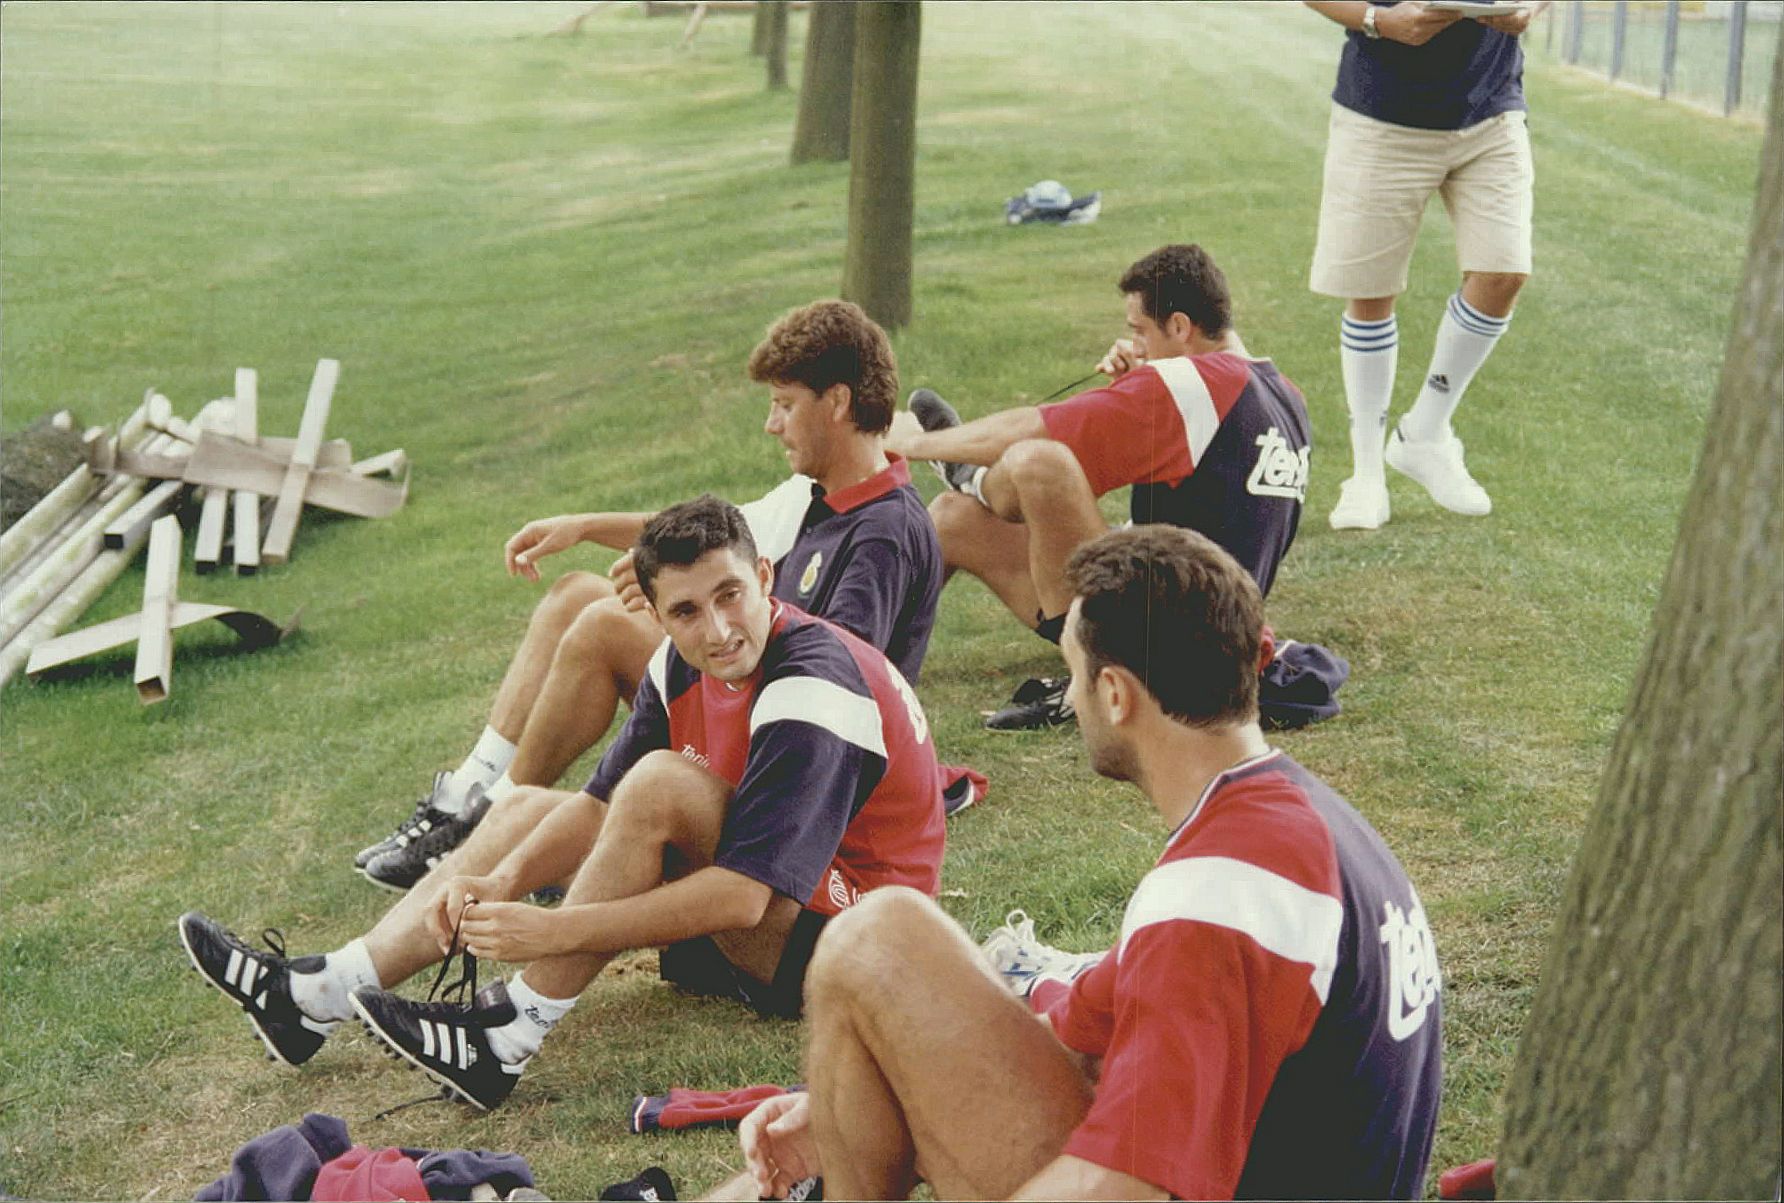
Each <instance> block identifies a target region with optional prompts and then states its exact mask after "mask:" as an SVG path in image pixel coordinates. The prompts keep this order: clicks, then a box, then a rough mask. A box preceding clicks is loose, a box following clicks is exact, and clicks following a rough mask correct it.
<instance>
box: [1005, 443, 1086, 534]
mask: <svg viewBox="0 0 1784 1203" xmlns="http://www.w3.org/2000/svg"><path fill="white" fill-rule="evenodd" d="M994 472H995V473H996V474H997V475H1001V476H1002V477H1003V478H1004V480H1005V481H1007V482H1008V485H1009V488H1011V489H1013V490H1014V491H1015V493H1016V501H1017V508H1018V509H1019V511H1020V515H1021V517H1022V518H1023V520H1025V521H1033V520H1034V518H1035V516H1036V514H1037V512H1040V511H1044V510H1045V509H1046V508H1048V507H1049V506H1050V505H1052V504H1056V503H1058V502H1060V501H1066V502H1068V503H1070V504H1077V503H1079V502H1081V501H1083V500H1085V499H1089V501H1090V503H1091V504H1092V505H1094V504H1095V500H1096V499H1095V495H1094V494H1093V493H1092V492H1091V490H1090V482H1089V480H1088V478H1087V477H1086V476H1085V475H1084V468H1083V466H1082V465H1081V464H1079V463H1078V457H1077V456H1076V455H1074V454H1073V453H1072V449H1071V448H1070V447H1067V446H1066V445H1065V444H1064V443H1060V442H1055V441H1054V440H1052V439H1024V440H1022V441H1021V442H1020V443H1016V444H1013V445H1012V446H1011V447H1010V448H1009V450H1007V451H1005V452H1004V453H1003V457H1002V458H1001V459H999V460H998V461H997V467H996V469H994ZM987 487H988V488H989V489H991V490H992V491H993V492H995V491H996V488H995V482H992V481H990V480H988V481H987ZM987 500H990V498H989V497H988V498H987ZM999 508H1000V509H1003V508H1006V507H1003V506H1002V505H1001V503H1000V506H999ZM1004 516H1005V517H1007V518H1015V517H1016V516H1017V515H1016V514H1014V513H1006V514H1005V515H1004Z"/></svg>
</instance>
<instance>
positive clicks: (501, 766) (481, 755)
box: [437, 727, 520, 815]
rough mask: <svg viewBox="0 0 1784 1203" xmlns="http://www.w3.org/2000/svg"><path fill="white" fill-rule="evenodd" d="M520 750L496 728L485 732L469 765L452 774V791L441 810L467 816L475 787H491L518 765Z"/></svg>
mask: <svg viewBox="0 0 1784 1203" xmlns="http://www.w3.org/2000/svg"><path fill="white" fill-rule="evenodd" d="M519 751H520V748H519V746H518V745H516V744H512V743H509V742H508V740H506V739H504V738H503V737H502V736H501V735H498V734H497V733H496V729H495V728H494V727H485V728H483V734H482V735H480V736H478V737H477V746H476V747H474V748H472V749H471V754H470V755H469V756H467V757H465V762H464V763H463V764H461V765H459V766H458V769H457V771H455V772H454V773H453V774H452V785H451V788H449V789H447V790H446V791H445V796H444V797H442V798H440V799H439V800H438V802H437V805H438V806H439V808H440V809H441V810H443V811H445V812H446V813H447V814H449V815H458V814H463V813H464V812H465V803H466V801H467V799H468V798H469V796H470V793H471V789H472V787H474V786H478V785H481V786H485V787H487V786H490V785H492V784H494V783H495V780H496V779H497V778H498V777H500V776H502V775H503V774H504V773H506V772H507V771H508V766H509V765H511V764H513V763H514V756H515V753H517V752H519Z"/></svg>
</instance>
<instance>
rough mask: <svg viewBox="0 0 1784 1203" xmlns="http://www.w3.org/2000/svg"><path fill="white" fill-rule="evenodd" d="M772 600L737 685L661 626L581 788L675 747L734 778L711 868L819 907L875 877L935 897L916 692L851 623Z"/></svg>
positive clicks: (929, 784)
mask: <svg viewBox="0 0 1784 1203" xmlns="http://www.w3.org/2000/svg"><path fill="white" fill-rule="evenodd" d="M771 605H772V606H773V607H774V620H773V621H774V625H773V627H772V628H771V630H770V633H769V637H768V646H767V647H766V649H764V651H763V653H762V662H761V664H760V665H758V666H757V669H756V672H755V674H754V675H753V676H751V677H750V678H749V680H748V681H747V682H745V683H743V684H742V685H740V686H738V687H735V688H733V687H732V686H730V685H727V684H725V683H724V682H722V681H717V680H713V679H712V678H710V677H707V676H706V675H705V674H703V673H700V672H698V671H696V670H695V669H694V668H693V667H692V666H690V665H689V664H688V662H687V661H685V660H683V659H682V658H681V655H680V654H679V653H678V652H676V650H675V645H674V644H673V643H671V642H670V641H669V640H667V639H665V640H664V641H663V644H662V646H661V647H659V648H658V649H657V652H656V655H654V656H652V657H651V661H650V667H649V669H648V670H647V671H646V673H645V679H644V683H643V684H642V685H640V686H639V687H638V694H637V697H636V698H635V699H634V700H633V703H632V714H631V717H630V718H629V719H627V720H626V725H625V726H624V727H623V728H622V729H621V730H620V733H619V736H618V737H617V738H616V739H615V740H614V741H613V744H612V746H611V747H609V748H608V750H607V754H606V755H605V756H603V757H602V758H601V763H600V765H599V766H597V767H596V769H595V775H594V776H593V777H592V778H590V780H589V783H588V785H587V786H585V787H584V792H586V793H588V794H591V795H593V796H594V797H597V798H609V797H611V796H612V794H613V789H614V787H615V786H616V785H618V784H619V782H620V779H621V778H623V777H624V776H625V775H626V773H627V772H628V771H629V770H630V769H631V767H632V766H633V765H634V764H636V763H637V762H638V761H639V760H640V759H641V758H642V757H643V756H644V755H645V754H646V753H648V752H652V751H655V750H657V749H660V748H673V749H675V750H676V751H678V752H680V753H681V754H682V755H683V756H685V757H686V758H687V759H689V760H691V761H693V762H694V763H695V764H698V765H700V766H701V767H702V768H705V769H707V770H708V771H709V772H712V773H714V774H716V775H717V776H719V777H721V778H723V779H724V780H725V781H727V782H729V783H730V784H731V786H732V790H733V792H732V796H731V803H730V805H729V807H728V808H727V809H726V812H725V824H724V827H723V829H722V830H721V832H720V834H719V845H718V852H717V855H716V856H715V857H714V859H713V863H714V864H715V865H717V866H719V867H720V868H723V869H730V870H732V871H734V872H737V873H741V874H743V875H744V876H745V877H748V878H751V879H752V880H755V881H759V882H761V883H762V884H763V885H766V886H769V887H771V888H772V889H774V890H776V891H777V892H779V893H782V894H785V895H787V896H788V897H790V898H793V899H795V900H797V901H798V902H800V903H802V904H804V905H805V906H807V907H809V908H811V909H812V910H815V911H821V912H822V913H824V914H827V915H834V914H836V913H837V912H838V911H841V910H842V909H844V908H845V907H848V906H850V905H852V904H853V903H854V902H855V901H856V900H857V899H859V897H860V896H861V895H862V894H863V893H865V892H866V891H868V890H871V889H873V888H875V887H877V886H885V885H900V886H911V887H913V888H914V889H918V890H922V891H923V892H924V893H925V894H928V895H930V896H932V897H933V896H934V894H935V892H936V887H937V884H938V882H939V881H940V877H941V865H942V844H943V834H942V832H943V824H942V796H941V772H940V769H939V768H938V767H937V765H936V760H935V744H934V743H933V742H932V741H931V740H930V737H929V720H928V719H927V718H926V717H925V716H924V714H923V707H922V706H921V705H920V704H919V703H918V701H917V695H916V694H915V693H913V692H912V691H911V687H910V686H909V685H908V684H906V683H905V680H904V678H903V677H901V676H900V675H899V673H898V670H897V668H895V667H894V666H893V665H892V663H891V662H890V661H889V660H887V659H886V657H885V656H883V655H882V654H881V653H880V652H879V651H877V650H876V649H874V648H873V647H870V646H869V645H868V644H867V643H866V642H865V641H864V640H862V639H861V638H859V637H858V636H856V635H853V634H851V633H850V632H848V631H845V630H843V629H842V628H841V627H839V626H836V625H834V624H832V623H829V622H826V621H824V620H823V619H821V618H814V617H813V616H811V615H809V614H807V613H805V612H804V611H802V610H799V609H797V608H795V607H793V606H790V605H787V604H786V603H784V602H780V601H775V602H772V603H771Z"/></svg>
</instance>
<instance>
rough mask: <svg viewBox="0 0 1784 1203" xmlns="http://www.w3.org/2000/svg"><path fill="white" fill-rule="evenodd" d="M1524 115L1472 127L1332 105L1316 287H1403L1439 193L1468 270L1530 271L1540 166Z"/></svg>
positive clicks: (1396, 290)
mask: <svg viewBox="0 0 1784 1203" xmlns="http://www.w3.org/2000/svg"><path fill="white" fill-rule="evenodd" d="M1524 117H1525V115H1524V113H1523V112H1521V111H1517V112H1510V113H1501V114H1499V116H1497V117H1490V118H1488V119H1487V120H1485V121H1482V122H1480V123H1479V124H1478V125H1471V126H1469V127H1468V128H1467V129H1461V130H1425V129H1410V128H1408V127H1406V126H1403V125H1390V124H1389V123H1388V122H1385V121H1377V120H1375V119H1374V118H1373V117H1365V116H1363V115H1362V114H1361V113H1353V112H1352V111H1351V110H1349V109H1347V108H1345V107H1344V106H1343V105H1339V104H1334V105H1333V106H1332V121H1331V127H1330V131H1329V133H1328V135H1327V140H1326V173H1325V188H1324V192H1323V194H1322V196H1321V198H1320V206H1319V245H1318V247H1316V248H1315V250H1314V252H1313V273H1312V280H1311V281H1310V286H1311V287H1312V289H1313V291H1314V292H1318V293H1323V294H1325V295H1326V296H1330V297H1343V298H1346V299H1350V298H1356V297H1394V296H1399V295H1400V294H1401V293H1403V292H1405V291H1406V271H1407V267H1408V265H1409V264H1410V263H1411V262H1412V247H1413V243H1414V242H1415V241H1417V239H1418V232H1419V221H1420V219H1421V218H1422V217H1423V216H1424V212H1425V205H1426V202H1428V201H1429V200H1430V199H1431V194H1432V193H1433V192H1436V193H1437V194H1438V195H1440V196H1442V197H1443V205H1444V208H1446V209H1448V210H1449V215H1450V222H1451V224H1453V225H1454V226H1455V228H1456V259H1457V261H1458V262H1459V264H1460V266H1461V269H1462V270H1463V271H1465V272H1518V273H1523V274H1528V273H1529V271H1530V213H1531V208H1532V197H1531V193H1532V185H1533V184H1534V182H1535V179H1536V172H1535V168H1534V166H1533V165H1532V162H1531V158H1530V132H1529V129H1528V127H1527V126H1526V124H1525V120H1524Z"/></svg>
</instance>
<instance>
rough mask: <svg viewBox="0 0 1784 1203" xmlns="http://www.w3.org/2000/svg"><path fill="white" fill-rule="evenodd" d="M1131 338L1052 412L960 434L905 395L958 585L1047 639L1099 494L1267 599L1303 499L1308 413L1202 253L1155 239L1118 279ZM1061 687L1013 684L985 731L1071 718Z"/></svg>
mask: <svg viewBox="0 0 1784 1203" xmlns="http://www.w3.org/2000/svg"><path fill="white" fill-rule="evenodd" d="M1119 288H1120V290H1121V293H1122V296H1123V297H1124V298H1125V305H1126V310H1127V327H1128V330H1129V331H1130V333H1131V334H1132V337H1131V338H1129V339H1122V340H1118V341H1117V342H1116V343H1115V345H1114V346H1113V347H1111V348H1110V349H1109V352H1108V354H1107V355H1105V356H1104V357H1103V359H1102V362H1101V363H1099V364H1098V365H1097V367H1098V370H1099V371H1101V372H1103V373H1104V374H1106V375H1109V376H1111V377H1114V379H1113V381H1112V382H1111V383H1110V384H1109V385H1108V386H1107V387H1104V388H1095V389H1091V390H1089V391H1088V392H1083V393H1079V394H1077V395H1076V396H1073V397H1068V398H1067V399H1065V400H1064V401H1060V402H1058V403H1056V404H1052V405H1039V406H1024V407H1021V408H1016V409H1007V410H1004V411H1002V412H1000V413H995V414H992V415H990V416H988V417H984V418H979V419H977V420H975V421H971V422H967V423H965V424H961V422H960V419H959V416H958V415H957V414H956V413H955V412H954V410H953V408H952V407H951V406H949V405H948V403H947V402H946V401H944V400H943V399H942V398H941V397H939V396H937V395H936V394H935V393H934V392H932V391H930V390H928V389H918V390H916V391H915V392H913V393H912V394H911V398H910V408H911V410H912V412H913V413H914V414H915V415H916V417H917V420H918V422H919V423H920V424H921V425H922V427H923V432H922V433H911V434H908V435H902V436H901V435H899V434H898V433H897V432H896V431H895V432H894V437H893V439H892V441H891V442H890V443H889V444H888V445H889V446H890V447H891V448H892V449H893V450H895V451H897V452H898V453H899V454H902V455H907V456H909V457H910V458H912V459H927V460H931V461H934V462H935V463H936V466H937V467H938V468H939V469H940V470H941V471H942V477H943V479H944V480H946V481H947V483H948V485H949V488H950V490H951V491H950V492H947V493H943V494H942V495H941V496H939V497H937V498H936V499H935V501H934V503H932V504H931V506H930V513H931V514H932V515H933V516H934V517H935V525H936V529H937V530H938V531H939V532H940V534H941V543H942V559H943V565H944V568H945V570H946V572H947V573H948V574H949V575H952V574H953V572H955V571H956V570H960V569H963V570H965V571H966V572H969V573H971V574H972V575H974V576H976V577H978V578H979V579H980V580H982V581H984V582H985V583H986V584H987V585H988V586H990V588H991V590H992V592H994V593H996V594H997V596H998V597H999V598H1000V599H1001V600H1002V601H1003V603H1004V604H1005V605H1006V606H1008V607H1009V608H1010V610H1011V612H1012V613H1014V614H1015V615H1016V617H1017V618H1018V619H1020V620H1021V621H1022V622H1023V623H1024V624H1025V625H1026V626H1028V627H1030V628H1031V629H1033V630H1034V631H1035V633H1036V634H1038V635H1040V636H1041V637H1042V638H1044V639H1047V640H1050V641H1052V642H1055V643H1057V642H1058V641H1059V631H1060V625H1061V624H1062V623H1063V622H1064V621H1065V607H1066V603H1067V602H1068V601H1069V600H1070V593H1069V592H1068V590H1067V588H1066V583H1065V562H1066V557H1068V556H1069V555H1071V553H1072V550H1073V549H1074V548H1076V547H1077V546H1078V545H1079V544H1080V543H1082V542H1084V541H1085V540H1086V539H1089V538H1092V537H1093V536H1095V535H1097V534H1100V533H1101V532H1103V531H1104V530H1107V529H1108V524H1107V523H1106V522H1104V521H1103V517H1102V514H1101V512H1100V511H1099V510H1098V509H1097V504H1096V499H1097V498H1098V497H1101V496H1102V495H1103V494H1104V493H1107V492H1109V491H1111V490H1113V489H1118V488H1120V487H1122V486H1123V485H1132V486H1133V495H1132V501H1131V512H1132V516H1133V520H1134V521H1135V522H1136V523H1144V522H1165V523H1171V524H1173V525H1176V526H1184V527H1189V528H1190V529H1192V530H1198V531H1200V532H1202V533H1203V534H1205V535H1207V536H1208V537H1209V538H1211V539H1213V540H1214V541H1215V542H1216V543H1218V544H1220V545H1221V546H1222V547H1224V548H1226V550H1227V551H1228V552H1230V553H1231V554H1232V555H1233V557H1234V558H1235V559H1237V560H1238V561H1239V563H1240V564H1242V565H1243V566H1244V567H1245V568H1246V570H1247V571H1249V572H1250V573H1251V575H1252V576H1253V577H1254V578H1255V579H1256V581H1257V583H1258V587H1259V588H1260V589H1262V590H1263V591H1264V593H1266V594H1267V593H1269V591H1270V585H1271V582H1272V581H1274V580H1275V577H1276V569H1277V566H1278V565H1279V564H1280V563H1281V562H1282V557H1283V556H1284V555H1285V554H1286V553H1287V552H1288V548H1289V544H1290V543H1292V542H1293V541H1294V537H1295V528H1296V527H1297V525H1299V523H1300V519H1301V503H1302V501H1303V500H1304V499H1305V497H1306V493H1307V457H1308V451H1309V447H1310V445H1311V444H1310V436H1309V427H1308V422H1307V405H1306V402H1305V401H1303V400H1302V398H1301V394H1300V392H1299V391H1298V390H1296V388H1295V386H1294V385H1293V384H1291V383H1289V381H1288V380H1287V378H1285V377H1284V376H1283V375H1282V373H1281V372H1279V371H1277V369H1276V365H1275V364H1274V363H1272V362H1271V361H1270V360H1268V359H1254V358H1252V356H1251V355H1250V354H1249V353H1248V352H1247V351H1246V349H1245V344H1244V342H1243V341H1241V340H1240V338H1239V332H1238V331H1237V330H1236V329H1235V328H1234V327H1233V320H1232V301H1231V297H1230V294H1229V293H1228V290H1227V282H1226V277H1225V276H1224V275H1223V274H1222V273H1221V270H1220V268H1219V267H1217V266H1216V265H1215V263H1214V261H1213V260H1212V259H1210V258H1209V257H1208V253H1207V252H1206V251H1204V250H1203V249H1202V248H1201V247H1199V246H1166V247H1160V248H1159V249H1158V250H1156V251H1153V252H1152V253H1151V254H1149V255H1147V256H1146V257H1145V258H1143V259H1141V260H1139V261H1138V262H1137V263H1135V264H1134V265H1133V266H1131V267H1129V268H1128V269H1127V271H1126V272H1125V273H1123V275H1122V277H1121V280H1120V284H1119ZM1065 687H1066V680H1065V678H1064V677H1054V678H1042V679H1039V680H1036V681H1032V682H1030V683H1029V684H1028V685H1026V686H1024V687H1023V688H1022V689H1020V690H1018V691H1017V696H1016V698H1015V699H1013V702H1014V704H1013V705H1011V706H1010V707H1008V708H1006V709H1005V710H1002V711H1000V712H999V713H997V714H995V715H993V716H992V717H991V719H990V720H989V721H988V722H987V724H986V725H987V726H989V727H991V728H993V729H995V730H1025V729H1029V728H1034V727H1047V726H1053V725H1056V724H1059V723H1064V722H1069V721H1071V718H1072V711H1071V705H1070V703H1069V702H1068V701H1067V699H1066V689H1065Z"/></svg>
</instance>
